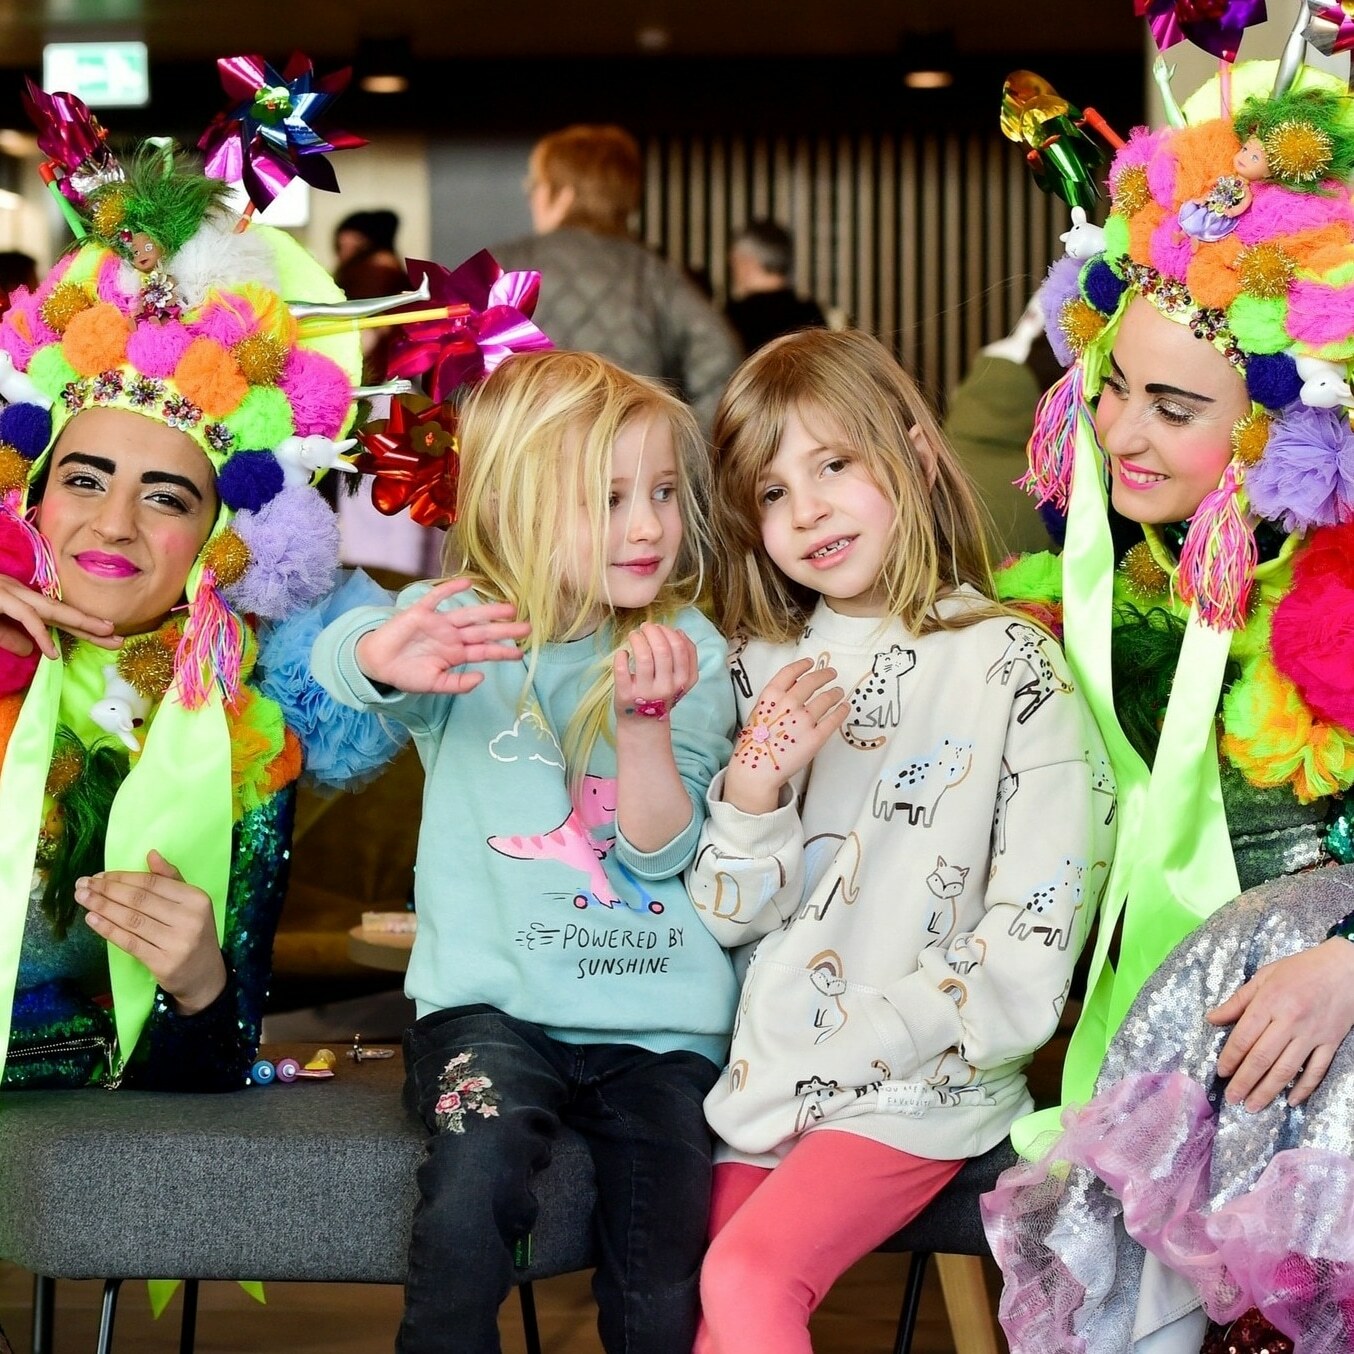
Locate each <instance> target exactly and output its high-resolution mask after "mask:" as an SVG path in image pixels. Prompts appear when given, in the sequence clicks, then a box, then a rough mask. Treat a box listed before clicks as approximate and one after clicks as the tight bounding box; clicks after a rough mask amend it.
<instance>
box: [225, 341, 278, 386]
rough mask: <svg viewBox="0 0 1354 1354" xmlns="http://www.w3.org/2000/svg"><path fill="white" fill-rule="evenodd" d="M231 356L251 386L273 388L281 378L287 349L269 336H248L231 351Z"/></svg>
mask: <svg viewBox="0 0 1354 1354" xmlns="http://www.w3.org/2000/svg"><path fill="white" fill-rule="evenodd" d="M231 356H233V357H234V358H235V361H236V362H237V363H238V364H239V367H240V370H241V371H242V372H243V373H244V379H245V380H246V381H248V382H249V384H250V385H251V386H275V385H276V384H277V383H278V381H279V380H280V379H281V377H282V368H283V366H284V365H285V364H286V361H287V349H286V347H285V346H284V345H283V344H282V343H281V342H279V341H278V340H277V339H275V338H274V337H273V336H272V335H271V334H250V335H249V337H248V338H242V339H241V340H240V341H239V343H237V344H236V345H235V346H234V348H232V349H231Z"/></svg>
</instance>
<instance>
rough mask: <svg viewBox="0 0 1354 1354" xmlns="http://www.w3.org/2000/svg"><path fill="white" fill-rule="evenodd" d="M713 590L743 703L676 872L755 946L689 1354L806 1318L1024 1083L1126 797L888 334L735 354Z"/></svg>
mask: <svg viewBox="0 0 1354 1354" xmlns="http://www.w3.org/2000/svg"><path fill="white" fill-rule="evenodd" d="M715 441H716V448H717V461H716V484H715V494H714V499H713V502H714V505H715V508H714V524H713V526H714V536H715V540H716V542H717V563H716V570H715V590H714V591H715V597H716V601H717V608H718V612H719V620H720V623H721V627H722V628H724V629H725V630H726V633H728V634H730V635H732V636H734V637H735V639H734V652H735V654H736V658H735V660H734V667H733V674H734V685H735V690H736V693H737V702H738V710H739V716H740V719H741V722H742V724H743V728H742V731H741V733H740V734H739V735H738V739H737V744H736V747H735V749H734V753H733V757H732V760H731V762H730V764H729V767H728V770H727V772H725V773H724V774H723V775H722V776H720V777H717V778H716V780H715V782H714V783H713V784H712V786H711V788H710V795H709V800H710V804H709V818H708V820H707V821H706V824H705V827H704V828H703V830H702V834H701V841H700V847H699V850H698V854H697V858H696V860H695V862H694V864H693V866H692V869H691V870H690V872H689V878H688V886H689V887H690V889H691V892H692V897H693V899H694V901H695V903H696V906H697V907H698V908H699V909H700V910H701V911H700V915H701V919H702V920H703V921H704V922H705V924H706V926H707V927H708V928H709V929H710V932H711V934H713V935H714V936H716V937H717V938H718V939H719V941H720V942H721V943H722V944H724V945H726V946H730V947H733V946H740V947H746V949H745V950H744V951H743V954H744V955H746V956H747V958H746V969H745V976H744V982H743V991H742V997H741V999H740V1002H739V1008H738V1019H737V1023H736V1025H735V1028H734V1035H733V1046H732V1049H731V1050H730V1062H729V1065H728V1067H727V1069H726V1070H725V1073H724V1075H723V1076H722V1077H721V1079H720V1081H719V1083H718V1084H717V1085H716V1087H715V1088H714V1090H713V1091H712V1092H711V1094H710V1096H709V1097H708V1099H707V1101H706V1114H707V1117H708V1118H709V1121H710V1123H711V1125H712V1126H713V1128H714V1129H715V1132H716V1134H717V1135H718V1136H719V1138H721V1139H722V1141H723V1146H722V1148H721V1149H720V1150H719V1152H718V1153H717V1157H716V1160H717V1162H718V1163H719V1164H717V1165H716V1167H715V1189H714V1201H713V1204H712V1210H711V1212H712V1216H711V1234H712V1237H713V1240H712V1243H711V1247H710V1251H709V1254H708V1255H707V1257H706V1261H705V1266H704V1270H703V1273H702V1278H701V1299H702V1305H703V1310H704V1318H705V1320H704V1325H703V1327H702V1330H701V1333H700V1336H699V1338H698V1340H697V1344H696V1349H697V1350H698V1351H701V1354H709V1351H719V1354H734V1352H735V1351H743V1350H749V1349H774V1350H776V1351H778V1354H789V1352H792V1351H804V1350H808V1349H809V1348H810V1344H809V1337H808V1329H807V1327H808V1320H809V1315H810V1313H811V1312H812V1311H813V1310H814V1308H815V1307H816V1306H817V1305H818V1303H819V1302H820V1301H821V1300H822V1298H823V1296H824V1295H825V1294H826V1292H827V1290H828V1289H829V1287H830V1286H831V1285H832V1283H833V1282H834V1281H835V1279H836V1278H837V1276H838V1275H839V1274H841V1273H842V1272H843V1271H844V1270H845V1269H846V1268H847V1267H848V1266H849V1265H850V1264H852V1263H853V1262H854V1261H855V1260H856V1259H857V1258H858V1257H860V1256H861V1255H863V1254H865V1253H866V1252H868V1251H870V1250H871V1249H873V1248H874V1247H875V1246H876V1245H878V1243H879V1242H880V1241H882V1240H883V1239H884V1238H885V1237H887V1236H889V1235H890V1234H891V1233H892V1232H894V1231H896V1230H897V1229H898V1228H899V1227H900V1226H902V1225H903V1224H904V1223H906V1222H907V1221H909V1220H910V1219H911V1218H912V1217H914V1216H915V1215H916V1214H917V1213H918V1212H920V1211H921V1209H922V1208H923V1207H925V1205H926V1204H927V1203H928V1202H929V1201H930V1200H931V1199H932V1198H933V1197H934V1196H935V1194H936V1193H937V1192H938V1191H939V1190H940V1189H941V1188H942V1187H943V1186H944V1185H945V1184H946V1182H947V1181H948V1180H949V1179H950V1178H951V1177H952V1176H953V1175H954V1173H955V1172H956V1171H957V1170H958V1169H959V1167H960V1166H961V1165H962V1164H963V1162H964V1160H965V1159H966V1158H968V1157H972V1156H977V1155H979V1154H981V1153H983V1152H985V1151H987V1150H988V1149H989V1148H991V1147H993V1146H995V1145H996V1143H997V1142H999V1141H1000V1140H1001V1138H1002V1137H1003V1136H1004V1135H1005V1134H1006V1132H1007V1130H1008V1128H1009V1126H1010V1124H1011V1121H1012V1120H1013V1119H1015V1118H1016V1117H1017V1116H1019V1115H1020V1114H1022V1113H1024V1112H1025V1111H1026V1110H1027V1109H1028V1107H1029V1105H1030V1098H1029V1094H1028V1092H1027V1090H1026V1087H1025V1079H1024V1076H1023V1072H1022V1069H1023V1067H1024V1065H1025V1063H1026V1062H1027V1061H1028V1060H1029V1057H1030V1054H1031V1053H1032V1052H1033V1050H1034V1049H1036V1048H1038V1047H1039V1045H1040V1044H1042V1043H1043V1042H1044V1040H1046V1039H1047V1038H1048V1037H1049V1035H1050V1034H1051V1033H1052V1032H1053V1029H1054V1027H1055V1026H1056V1024H1057V1020H1058V1016H1059V1013H1060V1011H1061V1009H1062V1005H1063V1002H1064V1000H1065V999H1066V996H1067V992H1068V987H1069V983H1070V978H1071V973H1072V965H1073V963H1074V961H1075V959H1076V957H1077V953H1078V951H1079V949H1080V948H1081V944H1082V941H1083V940H1084V938H1085V935H1086V931H1087V929H1088V926H1089V923H1090V919H1091V915H1092V913H1093V911H1094V909H1095V905H1096V902H1097V892H1098V889H1099V887H1100V886H1101V885H1102V884H1103V880H1104V876H1105V872H1106V870H1107V865H1108V861H1109V852H1110V849H1111V845H1112V832H1113V829H1112V819H1113V808H1114V800H1113V798H1112V789H1111V786H1110V783H1109V780H1108V777H1107V775H1106V774H1105V769H1104V763H1103V757H1102V756H1101V754H1100V751H1099V744H1098V741H1097V740H1096V737H1095V733H1094V729H1093V727H1092V726H1091V724H1090V721H1089V718H1088V717H1086V715H1085V712H1084V709H1083V706H1082V703H1081V700H1080V697H1079V696H1078V695H1077V693H1076V692H1075V690H1074V688H1073V683H1072V681H1071V679H1070V677H1069V676H1068V670H1067V666H1066V663H1065V662H1064V660H1063V658H1062V655H1061V653H1060V652H1059V650H1058V647H1057V645H1056V644H1055V643H1054V641H1053V640H1052V639H1051V638H1049V636H1048V635H1047V634H1045V633H1044V632H1043V631H1041V630H1039V629H1037V628H1036V627H1034V626H1033V625H1031V624H1029V623H1028V622H1026V621H1024V620H1021V619H1019V618H1018V617H1016V616H1015V615H1014V614H1013V613H1009V612H1007V611H1005V610H1003V609H1002V608H1001V607H1000V606H998V605H997V604H996V603H995V602H993V601H992V600H991V598H992V586H991V580H990V577H989V566H988V561H987V553H986V548H985V546H984V543H983V531H982V525H981V513H980V510H979V508H978V506H977V504H976V501H975V498H974V495H973V491H972V489H971V488H970V487H969V484H968V482H967V480H966V479H965V476H964V474H963V472H962V470H961V469H960V467H959V466H958V464H957V463H956V461H955V459H954V457H953V454H952V453H951V452H950V450H949V448H948V447H947V446H946V444H945V442H944V439H943V437H942V436H941V433H940V431H939V429H938V428H937V426H936V423H935V420H934V418H933V417H932V415H931V413H930V411H929V410H928V409H927V407H926V404H925V402H924V401H923V399H922V398H921V397H920V395H919V394H918V392H917V390H916V388H915V386H914V385H913V384H912V382H911V381H910V380H909V379H908V377H907V376H906V374H905V373H904V372H903V371H902V370H901V369H900V368H899V367H898V365H897V363H896V362H894V360H893V359H892V358H891V357H890V356H889V354H888V353H887V352H886V351H885V350H884V349H883V347H881V345H880V344H878V343H877V342H876V341H875V340H874V339H872V338H869V337H868V336H866V335H864V334H860V333H828V332H826V331H816V330H810V331H805V332H803V333H799V334H795V335H792V336H790V337H788V338H785V339H781V340H779V341H777V342H776V343H773V344H771V345H770V346H768V347H767V348H764V349H762V350H761V351H760V352H758V353H757V354H755V355H754V356H753V357H751V358H750V359H749V360H748V361H747V362H745V363H744V364H743V366H742V367H741V368H740V369H739V370H738V372H737V373H736V374H735V375H734V378H733V380H732V382H731V383H730V385H729V388H728V390H727V391H726V392H725V395H724V399H723V402H722V404H721V407H720V412H719V415H718V418H717V420H716V425H715Z"/></svg>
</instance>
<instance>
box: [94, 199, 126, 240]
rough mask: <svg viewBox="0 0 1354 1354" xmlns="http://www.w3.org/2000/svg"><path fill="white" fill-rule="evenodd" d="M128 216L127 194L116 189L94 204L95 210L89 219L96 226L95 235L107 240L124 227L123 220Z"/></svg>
mask: <svg viewBox="0 0 1354 1354" xmlns="http://www.w3.org/2000/svg"><path fill="white" fill-rule="evenodd" d="M126 215H127V195H126V193H125V192H120V191H119V190H118V189H116V188H114V189H111V190H110V191H109V192H107V193H101V194H100V195H99V200H98V201H97V202H96V203H95V204H94V210H93V211H92V212H90V214H89V219H90V221H91V223H92V224H93V226H94V233H95V234H96V235H102V236H104V238H105V239H106V238H107V237H108V236H110V235H112V234H113V233H114V232H115V231H116V230H117V229H118V228H119V227H120V226H121V225H122V220H123V218H124V217H125V216H126Z"/></svg>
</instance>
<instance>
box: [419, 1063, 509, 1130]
mask: <svg viewBox="0 0 1354 1354" xmlns="http://www.w3.org/2000/svg"><path fill="white" fill-rule="evenodd" d="M474 1061H475V1055H474V1054H473V1053H458V1054H457V1055H456V1056H455V1057H454V1058H453V1059H452V1060H451V1061H450V1062H449V1063H448V1064H447V1065H446V1066H445V1067H444V1068H443V1069H442V1075H441V1076H440V1077H439V1078H438V1084H439V1085H440V1086H441V1088H442V1094H441V1095H440V1096H438V1097H437V1104H435V1105H434V1106H433V1113H434V1114H435V1115H436V1116H437V1127H438V1129H439V1130H440V1131H441V1132H443V1133H464V1132H465V1118H466V1115H467V1114H478V1115H479V1116H480V1118H481V1119H497V1118H498V1102H499V1097H498V1095H496V1094H495V1092H494V1083H493V1082H492V1081H490V1080H489V1078H488V1077H476V1076H471V1075H470V1065H471V1063H473V1062H474Z"/></svg>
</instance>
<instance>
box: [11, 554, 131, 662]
mask: <svg viewBox="0 0 1354 1354" xmlns="http://www.w3.org/2000/svg"><path fill="white" fill-rule="evenodd" d="M53 625H55V626H58V627H59V628H60V629H62V630H65V631H66V632H67V634H71V635H74V636H75V637H76V639H87V640H89V641H90V643H91V644H97V645H99V646H100V647H101V648H104V649H116V648H117V647H118V646H119V645H120V644H121V643H122V641H121V639H119V638H118V637H117V636H116V635H114V633H113V622H112V621H105V620H100V619H99V617H97V616H91V615H90V614H89V612H87V611H80V610H79V609H77V608H76V607H73V606H69V605H67V603H65V602H54V601H53V600H52V599H51V598H50V597H48V596H47V595H46V594H45V593H41V592H39V591H38V590H37V589H36V588H30V587H28V586H27V585H26V584H23V583H20V582H19V580H18V579H17V578H7V577H5V576H4V575H0V649H8V650H9V652H10V653H12V654H18V655H19V657H20V658H27V657H28V655H29V654H31V653H32V652H33V650H34V649H35V648H36V649H39V650H41V651H42V652H43V653H44V654H46V655H47V657H48V658H55V657H56V656H57V653H58V650H57V647H56V644H55V642H54V641H53V639H52V636H51V631H50V627H51V626H53Z"/></svg>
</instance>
